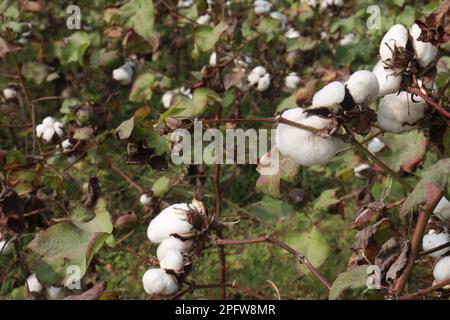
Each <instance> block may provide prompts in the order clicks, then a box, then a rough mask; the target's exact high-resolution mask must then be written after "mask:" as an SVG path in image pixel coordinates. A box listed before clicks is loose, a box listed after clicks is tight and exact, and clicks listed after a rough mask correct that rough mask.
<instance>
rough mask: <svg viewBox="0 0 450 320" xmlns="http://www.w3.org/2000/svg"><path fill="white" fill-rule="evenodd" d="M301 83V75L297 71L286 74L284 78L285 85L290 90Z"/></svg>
mask: <svg viewBox="0 0 450 320" xmlns="http://www.w3.org/2000/svg"><path fill="white" fill-rule="evenodd" d="M299 83H300V77H299V76H298V75H297V72H291V73H289V75H287V76H286V78H284V85H285V87H286V88H288V89H289V90H295V89H297V86H298V84H299Z"/></svg>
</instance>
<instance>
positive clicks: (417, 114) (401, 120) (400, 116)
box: [377, 91, 427, 133]
mask: <svg viewBox="0 0 450 320" xmlns="http://www.w3.org/2000/svg"><path fill="white" fill-rule="evenodd" d="M411 97H412V96H411V94H410V93H407V92H404V91H402V92H400V93H399V94H398V95H397V94H390V95H387V96H385V97H384V98H383V99H381V101H380V106H379V107H378V113H377V122H378V125H379V126H380V127H381V128H382V129H384V130H386V131H389V132H394V133H401V132H406V131H409V130H412V129H414V128H415V127H416V125H415V124H416V122H417V121H419V120H420V119H422V118H423V117H424V115H425V109H426V108H427V104H426V103H425V102H424V101H416V100H417V99H416V97H414V101H413V99H412V98H411Z"/></svg>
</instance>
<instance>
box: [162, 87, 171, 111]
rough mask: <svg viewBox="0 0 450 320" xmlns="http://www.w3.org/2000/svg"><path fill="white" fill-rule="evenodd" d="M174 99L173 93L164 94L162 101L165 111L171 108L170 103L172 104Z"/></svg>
mask: <svg viewBox="0 0 450 320" xmlns="http://www.w3.org/2000/svg"><path fill="white" fill-rule="evenodd" d="M172 98H173V92H171V91H167V92H164V94H163V96H162V99H161V100H162V104H163V107H164V108H165V109H169V108H170V103H171V102H172Z"/></svg>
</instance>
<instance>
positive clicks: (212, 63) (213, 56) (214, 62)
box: [209, 52, 217, 67]
mask: <svg viewBox="0 0 450 320" xmlns="http://www.w3.org/2000/svg"><path fill="white" fill-rule="evenodd" d="M209 65H210V66H212V67H215V66H216V65H217V53H215V52H213V53H211V56H210V57H209Z"/></svg>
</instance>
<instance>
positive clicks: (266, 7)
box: [253, 0, 272, 14]
mask: <svg viewBox="0 0 450 320" xmlns="http://www.w3.org/2000/svg"><path fill="white" fill-rule="evenodd" d="M253 6H254V10H255V14H264V13H268V12H269V11H270V10H271V9H272V4H271V3H270V2H268V1H265V0H256V1H255V2H254V3H253Z"/></svg>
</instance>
